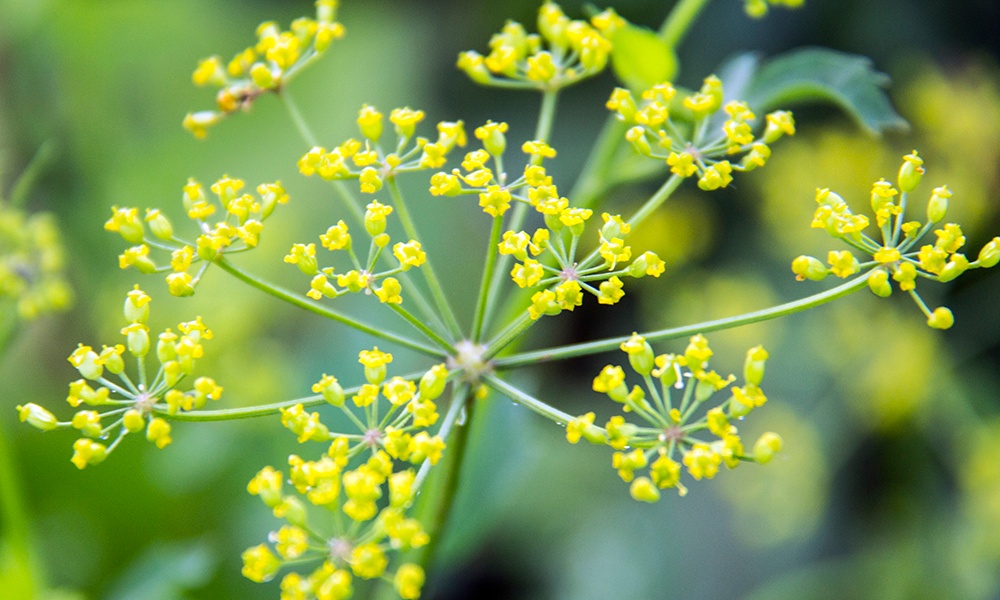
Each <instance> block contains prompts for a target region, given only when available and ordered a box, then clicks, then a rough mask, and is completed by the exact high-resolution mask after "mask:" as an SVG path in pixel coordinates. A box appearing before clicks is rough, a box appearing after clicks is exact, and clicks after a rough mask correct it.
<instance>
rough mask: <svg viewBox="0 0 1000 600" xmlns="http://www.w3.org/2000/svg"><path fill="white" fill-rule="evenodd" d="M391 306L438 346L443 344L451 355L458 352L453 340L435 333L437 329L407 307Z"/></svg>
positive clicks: (390, 306) (443, 347) (442, 346)
mask: <svg viewBox="0 0 1000 600" xmlns="http://www.w3.org/2000/svg"><path fill="white" fill-rule="evenodd" d="M389 308H391V309H392V310H393V312H395V313H396V314H397V315H399V316H401V317H403V318H404V319H406V322H407V323H409V324H410V325H413V326H414V327H416V328H417V330H418V331H420V333H422V334H424V335H425V336H427V339H429V340H431V341H432V342H434V343H435V344H437V345H438V346H441V349H443V350H444V351H445V352H447V353H448V354H449V355H454V354H456V353H457V352H458V351H457V350H455V347H454V346H452V345H451V342H449V341H448V340H446V339H444V338H443V337H441V336H440V335H438V334H437V333H435V331H434V330H433V329H431V328H430V327H428V326H427V325H425V324H424V322H423V321H421V320H420V319H418V318H416V317H414V316H413V315H412V314H411V313H410V311H408V310H406V309H405V308H403V307H402V306H400V305H398V304H390V305H389Z"/></svg>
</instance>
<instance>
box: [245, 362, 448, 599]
mask: <svg viewBox="0 0 1000 600" xmlns="http://www.w3.org/2000/svg"><path fill="white" fill-rule="evenodd" d="M358 362H360V363H361V364H362V365H363V366H364V374H365V381H366V383H364V384H362V385H361V386H359V387H358V388H357V390H356V393H354V395H353V396H352V397H351V398H350V403H349V402H348V401H347V400H348V397H347V394H346V393H345V391H344V389H343V388H342V387H341V386H340V384H339V382H338V381H337V379H336V378H335V377H333V376H330V375H324V376H323V377H322V378H321V379H320V381H319V382H317V383H316V384H315V385H314V386H313V391H314V392H316V393H318V394H320V395H321V396H322V398H323V399H325V400H326V401H327V402H328V403H329V404H331V405H333V406H335V407H337V408H339V409H340V410H341V411H342V412H343V413H344V414H345V415H347V417H348V418H349V419H350V421H351V422H352V423H354V424H355V425H356V426H357V427H358V429H359V433H357V434H346V433H333V432H331V431H330V430H329V428H328V427H327V426H326V425H324V424H323V423H322V422H321V421H320V417H319V413H318V412H314V413H311V414H309V413H306V412H305V410H304V408H303V405H302V404H298V405H295V406H292V407H290V408H287V409H284V410H282V411H281V422H282V424H283V425H284V426H285V427H287V428H288V429H289V430H291V431H292V432H293V433H295V434H296V435H297V436H298V439H299V442H302V443H305V442H308V441H317V442H323V443H327V442H329V444H330V445H329V448H328V450H327V451H326V453H325V454H324V455H322V456H321V457H320V458H319V459H317V460H313V461H306V460H304V459H302V458H300V457H299V456H298V455H294V454H293V455H291V456H289V457H288V465H289V474H288V477H287V479H286V477H285V476H284V475H283V474H282V473H281V472H279V471H277V470H275V469H274V468H272V467H265V468H264V469H263V470H261V471H260V472H259V473H258V474H257V475H256V476H255V477H254V478H253V480H252V481H251V482H250V484H249V485H248V486H247V490H248V491H249V492H250V493H251V494H253V495H256V496H259V497H260V498H261V500H262V501H263V502H264V503H265V504H266V505H267V506H268V507H270V508H271V509H272V511H273V512H274V515H275V517H277V518H279V519H282V520H284V521H285V522H286V524H285V525H284V526H282V527H281V528H280V529H279V530H278V531H276V532H273V533H272V534H271V536H270V537H269V540H270V541H271V544H272V545H273V548H274V550H273V551H272V549H271V546H269V545H267V544H260V545H258V546H254V547H252V548H249V549H248V550H247V551H246V552H244V553H243V562H244V567H243V574H244V575H245V576H246V577H248V578H249V579H251V580H253V581H257V582H261V581H267V580H269V579H271V578H273V577H274V576H275V574H276V573H277V572H278V570H279V569H280V568H281V567H282V566H283V565H284V564H286V563H294V564H296V565H297V564H301V563H303V562H308V561H310V560H311V559H313V560H315V561H316V562H317V563H318V566H317V567H316V569H315V570H313V571H312V573H311V574H309V575H308V576H302V575H300V574H299V573H297V572H291V573H288V574H286V575H285V576H284V578H283V579H282V581H281V589H282V591H283V592H285V593H286V594H292V597H302V598H311V597H316V598H326V597H330V598H349V597H350V596H351V595H352V593H353V588H352V585H351V582H352V579H353V578H354V577H360V578H362V579H373V578H380V577H388V575H387V574H386V569H387V567H388V565H389V554H390V553H391V552H392V551H394V550H409V549H411V548H419V547H421V546H423V545H425V544H427V542H428V541H430V539H429V537H428V535H427V533H426V532H425V531H424V529H423V526H422V525H421V524H420V522H419V521H417V520H416V519H413V518H410V517H407V516H406V511H407V509H408V508H409V507H410V504H411V502H412V500H413V497H414V494H415V492H416V489H417V488H418V487H419V485H420V484H419V480H418V475H417V473H416V472H415V471H414V470H413V469H412V468H410V467H401V466H400V465H405V464H406V463H409V464H412V465H419V464H422V463H425V462H426V463H427V464H431V465H433V464H435V463H437V462H438V460H440V458H441V455H442V452H443V450H444V447H445V444H444V441H443V440H442V439H441V438H440V437H438V436H432V435H430V434H428V432H427V429H428V428H429V427H430V426H432V425H433V424H434V423H436V422H437V419H438V413H437V410H436V406H435V403H434V400H436V399H437V398H438V397H439V396H440V395H441V394H442V393H443V392H444V390H445V386H446V385H447V380H448V375H449V373H448V369H447V368H445V366H444V365H443V364H441V365H435V366H433V367H431V369H429V370H428V371H427V372H426V373H424V374H423V375H422V376H421V377H420V379H419V381H418V382H414V381H412V380H410V379H406V378H402V377H392V378H389V379H387V376H388V373H387V371H388V369H387V365H388V364H390V363H391V362H392V355H391V354H388V353H386V352H382V351H380V350H379V349H378V348H373V349H371V350H363V351H361V352H360V353H359V356H358ZM350 404H353V405H354V407H355V408H357V409H361V413H362V414H360V415H359V414H355V412H354V410H352V409H351V408H349V405H350ZM384 404H387V406H384V407H383V406H382V405H384ZM382 408H384V413H383V411H382V410H381V409H382ZM365 456H367V459H365V460H362V462H360V464H357V465H356V466H355V467H354V468H350V465H351V464H352V462H357V460H359V459H362V458H363V457H365ZM286 481H287V482H290V484H291V487H292V488H294V490H290V492H289V493H285V487H284V486H285V482H286ZM303 498H304V501H303ZM386 500H387V501H386ZM310 506H311V507H315V508H313V510H315V509H323V510H324V511H333V512H334V513H335V514H337V515H338V517H340V516H341V515H346V516H347V517H348V519H349V520H350V524H345V523H344V522H343V520H342V519H341V518H337V519H334V520H333V527H332V529H330V528H329V527H328V526H327V525H326V524H327V523H328V522H329V521H328V519H315V520H310V518H309V517H310ZM321 524H322V525H321ZM392 578H393V581H394V583H395V586H396V590H397V592H398V593H399V595H400V597H402V598H417V597H419V595H420V588H421V586H422V585H423V580H424V573H423V570H422V569H421V568H420V567H419V566H418V565H415V564H402V565H400V566H399V567H398V568H397V569H396V572H395V575H394V576H393V577H392ZM294 594H298V595H294Z"/></svg>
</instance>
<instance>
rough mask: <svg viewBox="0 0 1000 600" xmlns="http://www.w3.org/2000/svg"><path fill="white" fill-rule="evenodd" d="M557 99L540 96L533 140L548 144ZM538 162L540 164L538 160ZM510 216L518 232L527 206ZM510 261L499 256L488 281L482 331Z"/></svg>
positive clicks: (555, 95)
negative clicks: (491, 276)
mask: <svg viewBox="0 0 1000 600" xmlns="http://www.w3.org/2000/svg"><path fill="white" fill-rule="evenodd" d="M558 99H559V93H558V92H557V91H548V92H545V93H544V94H543V95H542V105H541V107H540V108H539V110H538V122H537V123H536V124H535V140H538V141H542V142H546V143H548V141H549V137H550V136H551V135H552V124H553V123H554V122H555V115H556V104H557V101H558ZM539 162H541V160H540V159H539ZM511 214H512V216H511V219H510V224H509V227H510V229H511V231H520V230H521V227H523V226H524V221H525V219H527V216H528V205H526V204H523V203H521V202H518V203H517V205H516V206H514V210H513V211H512V213H511ZM511 260H513V258H512V257H510V256H507V255H505V256H501V257H500V259H499V262H498V266H497V267H496V269H495V271H494V273H493V279H492V281H490V290H489V293H488V294H487V302H486V312H485V314H484V315H483V328H484V329H485V328H486V327H488V326H489V325H490V323H491V321H492V318H491V317H492V316H493V312H494V310H495V308H496V305H497V303H498V302H499V301H500V299H501V293H500V287H501V286H502V285H503V283H504V281H505V280H506V278H507V277H506V276H507V269H508V267H509V266H510V263H511Z"/></svg>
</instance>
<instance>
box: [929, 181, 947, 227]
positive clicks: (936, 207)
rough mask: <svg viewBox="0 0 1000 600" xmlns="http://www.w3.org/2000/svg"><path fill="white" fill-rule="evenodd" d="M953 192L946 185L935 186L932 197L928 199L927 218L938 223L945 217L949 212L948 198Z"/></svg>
mask: <svg viewBox="0 0 1000 600" xmlns="http://www.w3.org/2000/svg"><path fill="white" fill-rule="evenodd" d="M951 196H952V194H951V192H950V191H949V190H948V188H947V187H946V186H941V187H936V188H934V192H933V193H932V194H931V199H930V200H928V201H927V219H928V220H929V221H930V222H931V223H937V222H938V221H941V220H943V219H944V216H945V213H947V212H948V198H951Z"/></svg>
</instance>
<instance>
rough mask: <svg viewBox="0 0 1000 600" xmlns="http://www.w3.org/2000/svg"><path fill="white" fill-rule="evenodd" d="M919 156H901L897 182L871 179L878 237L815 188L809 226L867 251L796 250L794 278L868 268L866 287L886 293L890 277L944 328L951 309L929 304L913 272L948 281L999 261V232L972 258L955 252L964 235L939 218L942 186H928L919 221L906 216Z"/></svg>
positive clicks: (945, 195) (864, 220)
mask: <svg viewBox="0 0 1000 600" xmlns="http://www.w3.org/2000/svg"><path fill="white" fill-rule="evenodd" d="M923 163H924V161H923V159H921V158H920V157H919V156H918V155H917V151H916V150H914V151H913V152H912V153H911V154H908V155H906V156H904V157H903V163H902V165H901V166H900V168H899V174H898V176H897V178H896V184H897V186H898V187H893V185H892V184H891V183H889V182H888V181H886V180H885V179H880V180H879V181H876V182H875V183H874V184H872V191H871V195H870V201H871V202H870V204H871V208H872V212H873V213H874V215H875V223H876V226H877V227H878V230H879V234H880V237H881V242H878V241H875V239H873V238H872V237H870V236H869V235H868V234H866V233H865V232H864V230H865V229H866V228H867V227H868V226H869V225H870V221H869V219H868V217H867V216H865V215H858V214H854V212H853V211H852V210H851V208H850V206H848V204H847V202H846V201H845V200H844V199H843V198H841V197H840V196H839V195H837V194H836V193H834V192H831V191H830V190H828V189H818V190H816V203H817V204H818V206H817V207H816V211H815V213H814V214H813V221H812V227H814V228H816V229H825V230H826V232H827V233H828V234H830V235H831V236H833V237H835V238H837V239H839V240H841V241H843V242H844V243H846V244H847V245H849V246H850V247H852V248H854V249H855V250H858V251H860V252H861V253H863V254H867V255H869V256H870V257H871V260H869V261H866V262H864V263H862V262H859V261H858V259H857V258H856V257H855V256H854V254H853V253H851V251H850V250H841V251H832V250H831V251H830V253H829V254H828V255H827V264H828V265H829V266H827V264H823V262H822V261H820V260H819V259H818V258H815V257H812V256H805V255H803V256H799V257H797V258H796V259H795V260H794V261H792V272H794V273H795V276H796V279H798V280H799V281H803V280H806V279H810V280H813V281H819V280H822V279H824V278H825V277H826V276H827V275H829V274H833V275H836V276H837V277H850V276H851V275H854V274H855V273H860V272H862V271H864V270H866V269H867V270H868V287H869V289H871V291H872V292H873V293H874V294H875V295H877V296H880V297H882V298H885V297H888V296H889V295H890V294H892V285H891V284H890V283H889V279H890V278H891V279H892V280H893V281H895V282H896V284H897V285H898V286H899V289H900V290H901V291H904V292H907V293H908V294H910V297H912V298H913V300H914V301H915V302H916V303H917V306H918V307H920V310H921V311H922V312H923V313H924V316H926V317H927V324H928V325H929V326H931V327H934V328H935V329H948V328H949V327H951V326H952V325H953V324H954V322H955V317H954V316H953V315H952V313H951V310H950V309H948V308H947V307H945V306H939V307H938V308H935V309H933V310H931V309H930V308H929V307H928V306H927V304H926V303H925V302H924V301H923V299H922V298H921V297H920V295H919V294H918V293H917V290H916V287H917V283H916V281H917V278H923V279H929V280H934V281H942V282H944V281H951V280H952V279H955V278H956V277H958V276H959V275H961V274H962V273H964V272H965V271H967V270H969V269H976V268H980V267H984V268H990V267H993V266H995V265H996V264H997V262H1000V237H995V238H993V239H992V240H990V241H989V242H987V243H986V244H985V245H984V246H983V247H982V249H980V251H979V255H978V258H977V259H976V260H974V261H970V260H969V259H968V258H967V257H966V256H965V254H963V253H962V252H960V250H961V249H962V246H964V245H965V235H964V234H963V233H962V228H961V226H959V225H958V224H957V223H945V224H944V225H942V226H941V227H939V228H937V229H934V227H935V226H936V225H938V224H939V223H941V221H943V220H944V218H945V215H946V213H947V211H948V200H949V199H950V198H951V197H952V193H951V191H950V190H948V188H947V186H940V187H936V188H934V190H933V191H932V192H931V196H930V199H929V200H928V201H927V209H926V218H927V220H926V221H925V222H920V221H916V220H913V221H907V220H906V219H907V215H906V209H907V202H908V200H909V197H910V194H911V193H912V192H913V191H914V190H915V189H916V188H917V186H918V185H919V184H920V180H921V178H922V176H923V174H924V167H923ZM932 229H933V231H934V236H935V238H936V239H935V241H934V243H933V244H924V245H922V246H920V248H919V250H915V248H916V246H917V244H918V243H920V240H921V239H923V238H924V236H925V235H926V234H927V233H929V232H930V231H931V230H932Z"/></svg>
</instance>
